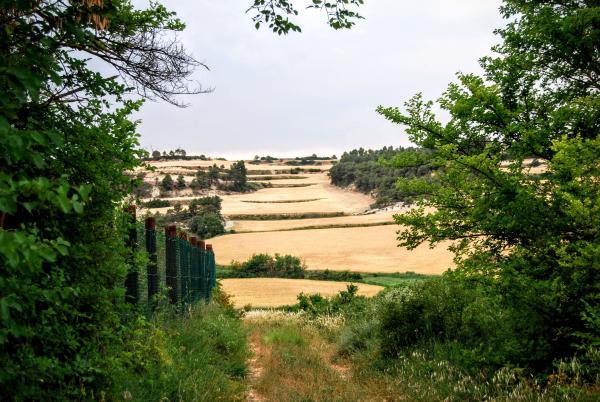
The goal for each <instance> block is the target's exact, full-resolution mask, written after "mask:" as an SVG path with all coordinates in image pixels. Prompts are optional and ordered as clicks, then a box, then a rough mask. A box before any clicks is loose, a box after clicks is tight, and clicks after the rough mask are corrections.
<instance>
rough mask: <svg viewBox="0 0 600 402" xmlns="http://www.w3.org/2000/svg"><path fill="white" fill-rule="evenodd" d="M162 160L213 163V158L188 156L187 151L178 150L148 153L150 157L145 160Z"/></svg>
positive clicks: (221, 159) (220, 159)
mask: <svg viewBox="0 0 600 402" xmlns="http://www.w3.org/2000/svg"><path fill="white" fill-rule="evenodd" d="M160 159H166V160H201V161H211V160H213V158H210V157H208V156H206V155H188V154H187V151H186V150H185V149H181V148H177V149H175V150H171V151H168V152H167V151H162V152H160V151H152V152H148V156H146V157H145V158H143V160H145V161H157V160H160ZM215 160H218V161H224V160H226V159H225V158H215Z"/></svg>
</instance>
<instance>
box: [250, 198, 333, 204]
mask: <svg viewBox="0 0 600 402" xmlns="http://www.w3.org/2000/svg"><path fill="white" fill-rule="evenodd" d="M322 199H323V198H307V199H304V200H272V201H261V200H242V202H249V203H252V204H289V203H295V202H311V201H319V200H322Z"/></svg>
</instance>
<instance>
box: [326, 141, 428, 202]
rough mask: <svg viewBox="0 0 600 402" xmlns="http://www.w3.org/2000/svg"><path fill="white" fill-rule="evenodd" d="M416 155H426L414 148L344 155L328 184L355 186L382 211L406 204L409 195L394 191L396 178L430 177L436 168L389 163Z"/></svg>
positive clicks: (332, 170) (361, 151)
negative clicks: (385, 207)
mask: <svg viewBox="0 0 600 402" xmlns="http://www.w3.org/2000/svg"><path fill="white" fill-rule="evenodd" d="M415 153H428V151H427V150H423V149H416V148H402V147H398V148H394V147H392V146H390V147H383V148H382V149H379V150H372V149H368V150H365V149H363V148H359V149H354V150H352V151H350V152H344V154H343V155H342V157H341V158H340V160H339V162H338V163H337V164H335V165H334V166H333V167H332V168H331V170H330V176H331V183H332V184H334V185H336V186H340V187H346V186H350V185H354V186H355V187H356V189H357V190H358V191H360V192H363V193H367V194H373V195H374V196H375V203H374V204H373V206H374V207H383V206H386V205H391V204H394V203H396V202H403V201H408V198H409V196H414V195H415V194H414V193H411V194H408V193H406V192H405V191H401V190H400V189H398V188H397V187H396V181H397V179H398V178H399V177H405V178H413V177H431V176H432V172H433V171H434V170H436V169H437V168H436V167H433V166H431V165H427V164H423V165H418V164H415V165H414V166H409V167H396V166H394V163H391V161H393V160H395V159H397V158H399V157H402V156H409V155H414V154H415Z"/></svg>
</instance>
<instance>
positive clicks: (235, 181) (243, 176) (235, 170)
mask: <svg viewBox="0 0 600 402" xmlns="http://www.w3.org/2000/svg"><path fill="white" fill-rule="evenodd" d="M247 173H248V171H247V170H246V165H245V164H244V161H237V162H235V163H233V164H232V165H231V167H230V168H229V174H228V177H227V179H228V180H229V181H230V182H231V186H230V187H231V189H232V190H234V191H245V190H247V188H248V176H247Z"/></svg>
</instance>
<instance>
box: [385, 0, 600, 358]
mask: <svg viewBox="0 0 600 402" xmlns="http://www.w3.org/2000/svg"><path fill="white" fill-rule="evenodd" d="M501 11H502V13H503V15H504V17H505V18H508V19H510V20H511V22H510V23H509V24H508V25H507V27H506V28H504V29H501V30H499V33H500V35H501V37H502V39H503V42H502V43H501V44H500V45H499V46H497V47H496V48H495V50H496V51H497V56H496V57H488V58H483V59H482V60H481V66H482V67H483V69H484V71H485V76H484V77H478V76H476V75H472V74H459V75H458V81H459V82H458V83H453V84H450V85H449V87H448V89H447V90H446V92H445V93H444V94H443V96H442V97H441V99H440V100H439V105H440V107H441V108H442V109H444V110H446V111H447V112H448V113H449V115H450V120H449V121H448V122H447V123H445V124H444V123H441V122H440V121H438V120H437V119H436V117H435V115H434V113H433V112H432V105H433V104H432V102H426V101H424V100H423V99H422V97H421V96H420V95H417V96H415V97H414V98H412V99H411V100H410V101H409V102H407V103H406V111H405V112H401V111H400V110H399V109H397V108H383V107H380V108H378V111H379V112H380V113H381V114H382V115H384V116H385V117H386V118H387V119H389V120H391V121H392V122H395V123H399V124H402V125H404V126H406V132H407V133H408V135H409V137H410V139H411V141H412V142H414V143H416V144H418V145H420V146H422V147H424V148H428V149H431V150H432V153H431V154H425V155H422V156H424V157H419V156H418V155H412V156H406V155H401V156H400V157H398V158H396V160H395V165H396V166H398V167H404V166H409V165H412V166H414V165H415V162H418V164H421V165H428V166H437V167H443V168H444V169H441V170H439V171H438V173H437V174H436V180H435V181H429V182H428V181H426V180H424V179H422V178H415V179H400V181H399V183H398V185H399V187H400V188H401V189H403V190H404V191H407V192H414V193H415V194H420V196H419V197H417V198H416V202H417V205H418V208H416V209H414V210H412V211H410V212H408V213H405V214H402V215H398V216H397V217H396V221H397V222H398V223H399V224H401V225H404V227H406V228H407V229H406V230H402V231H401V232H400V233H399V240H400V244H401V245H402V246H405V247H408V248H410V249H412V248H415V247H416V246H418V245H419V244H421V243H423V242H429V243H430V244H436V243H438V242H441V241H444V240H453V241H454V244H453V246H452V250H453V251H454V252H455V254H456V261H457V265H458V268H457V272H456V273H455V275H457V276H459V277H462V278H465V280H467V279H470V280H473V279H476V278H479V279H478V280H480V281H481V282H482V283H484V284H487V285H486V286H488V287H490V288H491V289H493V291H494V292H496V293H497V294H499V295H501V297H502V300H503V302H504V305H505V306H506V307H507V308H509V309H510V311H511V315H512V317H513V318H514V319H515V320H520V322H522V323H527V324H523V325H521V326H517V327H516V328H517V329H515V331H517V333H516V334H515V340H517V343H518V344H519V346H518V347H517V346H516V344H515V347H516V348H522V349H520V350H521V353H520V354H519V359H522V360H521V361H518V362H515V363H516V364H525V365H541V366H542V367H548V364H549V363H550V362H551V361H552V359H555V358H561V357H564V356H569V355H572V354H573V353H574V351H575V350H574V348H575V347H576V346H577V345H579V347H581V348H585V347H586V346H587V345H589V344H590V343H593V342H597V341H598V339H599V337H600V328H599V326H598V325H597V324H596V325H593V324H591V319H590V318H589V317H593V316H595V317H598V314H599V312H600V307H599V306H600V299H599V298H598V295H599V294H600V270H599V269H598V260H599V258H600V224H598V222H600V182H599V181H598V177H600V137H599V134H598V133H599V132H600V98H599V96H598V94H599V91H600V81H599V79H598V77H599V73H600V70H599V65H600V64H599V63H598V43H600V28H599V27H600V25H599V22H600V7H598V5H597V2H591V1H582V2H574V1H567V2H549V1H541V0H535V1H530V0H527V1H526V0H506V1H504V4H503V6H502V8H501ZM531 157H535V158H538V160H540V161H543V165H545V167H546V172H545V173H543V174H535V173H531V172H530V170H529V169H530V166H529V162H528V161H529V159H528V158H531ZM515 317H518V318H515ZM594 339H595V341H594Z"/></svg>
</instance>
